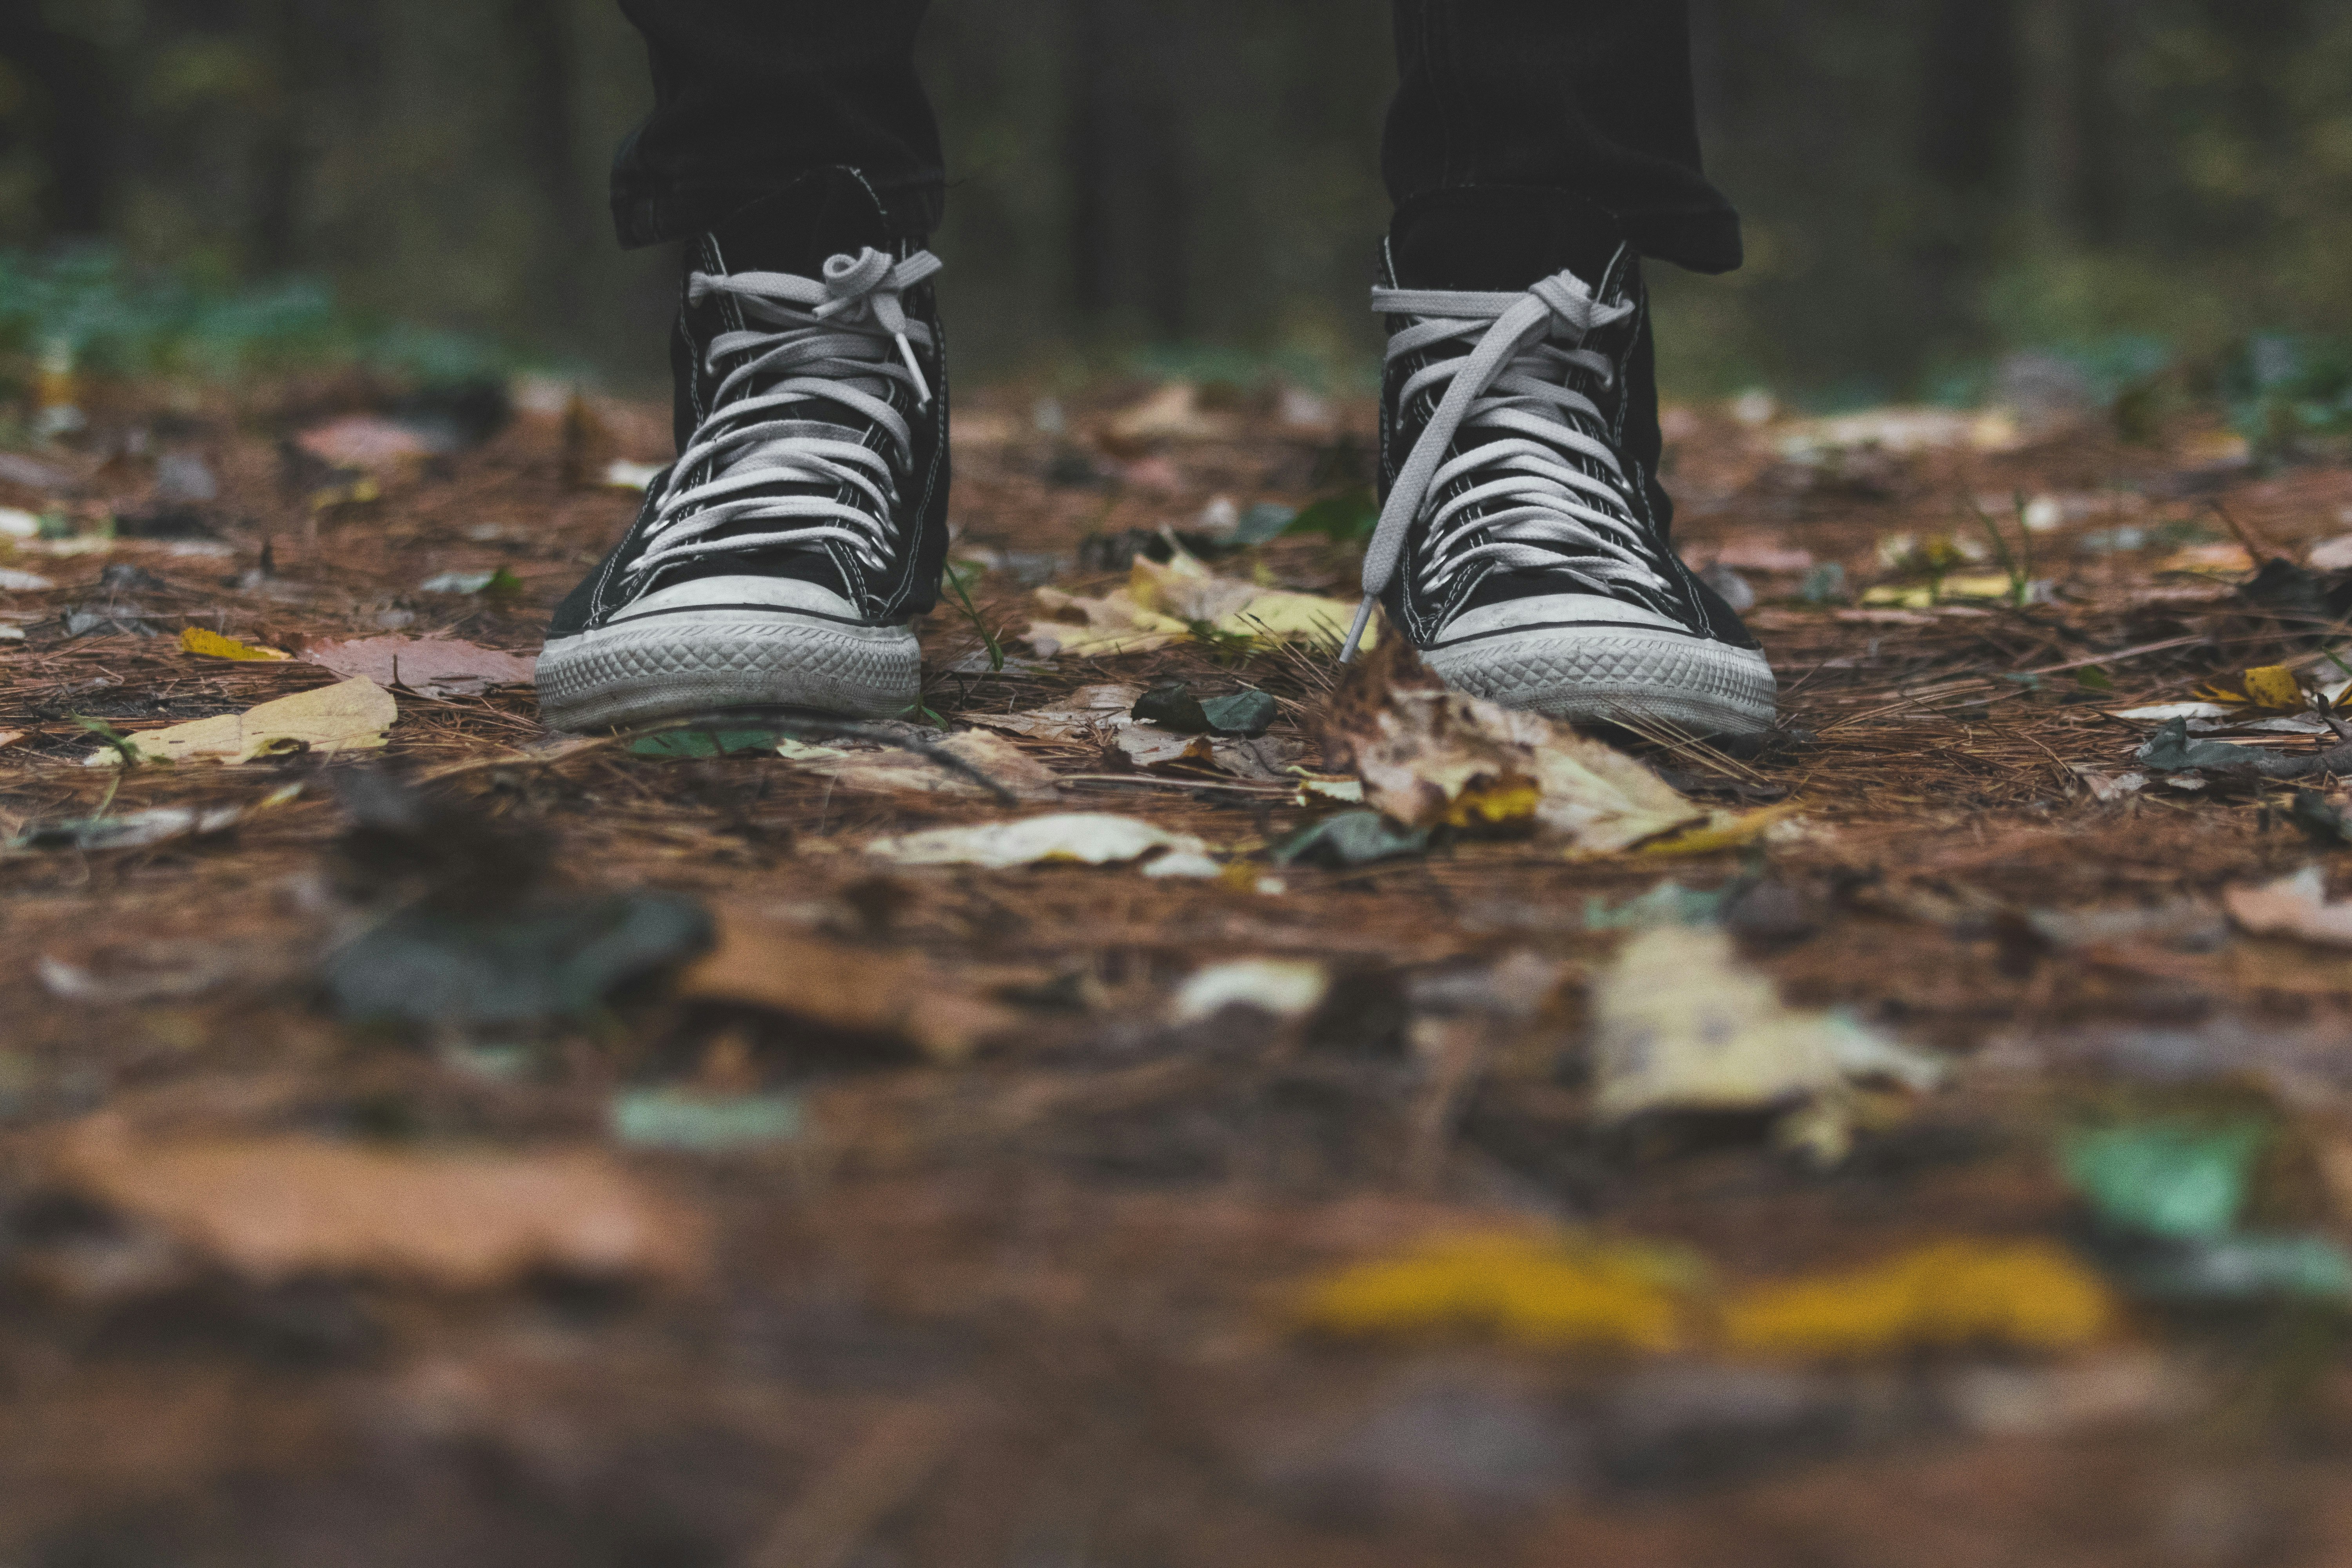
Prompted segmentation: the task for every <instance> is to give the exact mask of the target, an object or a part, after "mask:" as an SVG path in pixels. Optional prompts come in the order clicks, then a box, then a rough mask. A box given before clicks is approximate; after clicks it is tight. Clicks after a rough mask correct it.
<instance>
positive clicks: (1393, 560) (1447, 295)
mask: <svg viewBox="0 0 2352 1568" xmlns="http://www.w3.org/2000/svg"><path fill="white" fill-rule="evenodd" d="M1372 310H1374V312H1375V313H1377V314H1380V315H1383V316H1406V317H1410V318H1412V322H1411V324H1410V325H1408V326H1406V327H1405V328H1404V329H1403V330H1402V331H1399V332H1397V333H1396V334H1395V335H1394V336H1393V337H1391V339H1390V340H1389V346H1388V359H1389V360H1390V361H1391V362H1393V361H1395V360H1398V359H1401V358H1403V357H1405V356H1406V355H1409V354H1416V353H1423V352H1424V351H1426V350H1428V349H1431V348H1433V347H1435V346H1437V345H1438V344H1441V343H1445V342H1461V343H1463V344H1465V345H1467V346H1468V352H1467V353H1464V354H1462V355H1460V356H1458V357H1456V358H1453V359H1441V360H1437V361H1435V362H1433V363H1430V364H1428V365H1426V366H1424V367H1423V368H1422V369H1421V370H1419V371H1416V372H1414V373H1413V374H1412V376H1411V377H1409V378H1408V379H1407V380H1406V382H1405V384H1404V385H1403V387H1402V389H1401V390H1400V391H1399V393H1398V395H1397V406H1398V407H1399V408H1402V407H1404V406H1405V405H1407V404H1408V403H1410V402H1411V401H1412V399H1413V398H1414V397H1416V396H1419V395H1422V394H1423V393H1424V392H1426V391H1427V390H1428V389H1430V388H1431V387H1433V386H1435V385H1437V384H1440V383H1444V384H1445V392H1444V396H1443V397H1441V398H1440V399H1439V401H1438V405H1437V408H1436V411H1435V412H1434V413H1433V414H1432V415H1431V416H1430V418H1429V423H1428V424H1427V425H1426V426H1423V429H1422V432H1421V437H1420V438H1419V439H1418V440H1416V441H1415V442H1414V443H1413V445H1412V452H1411V453H1410V454H1408V455H1407V456H1406V458H1405V460H1404V466H1403V467H1402V468H1400V469H1399V470H1398V471H1397V476H1396V480H1395V482H1394V483H1393V484H1392V485H1391V487H1390V489H1389V499H1388V503H1387V504H1386V505H1385V506H1383V507H1382V508H1381V520H1380V523H1379V525H1378V526H1377V527H1375V528H1374V529H1373V531H1372V538H1371V543H1370V548H1369V549H1368V550H1367V551H1366V552H1365V555H1364V602H1363V604H1362V605H1360V607H1359V608H1358V609H1357V611H1356V619H1355V624H1354V625H1353V626H1350V627H1349V630H1348V640H1347V643H1346V645H1345V646H1344V647H1341V649H1340V650H1339V657H1340V658H1341V659H1342V660H1346V659H1349V658H1353V657H1354V656H1355V651H1356V644H1357V642H1358V640H1359V639H1360V638H1361V637H1362V636H1363V634H1364V627H1365V626H1366V624H1367V623H1368V622H1370V619H1371V615H1372V606H1373V605H1376V604H1378V603H1379V602H1380V596H1381V594H1383V593H1385V592H1386V591H1387V589H1388V586H1389V584H1390V582H1391V580H1393V579H1394V577H1395V576H1396V572H1397V563H1398V561H1399V560H1400V559H1401V558H1402V555H1403V553H1404V546H1405V538H1406V535H1407V534H1409V533H1410V532H1411V531H1412V525H1413V520H1414V519H1415V518H1417V517H1418V516H1420V515H1421V512H1422V510H1423V507H1424V506H1426V505H1427V504H1428V502H1429V499H1430V498H1431V497H1432V496H1433V495H1438V494H1441V493H1443V492H1444V489H1446V487H1448V486H1449V485H1452V484H1454V482H1456V481H1457V480H1461V479H1470V480H1471V481H1472V482H1471V483H1470V485H1469V486H1468V488H1466V489H1464V490H1463V491H1462V492H1461V493H1460V494H1459V495H1454V496H1451V497H1449V498H1447V499H1446V500H1444V501H1443V502H1441V503H1440V504H1439V505H1438V506H1437V508H1436V510H1435V511H1434V513H1433V515H1432V516H1431V519H1430V537H1429V544H1428V550H1427V553H1426V555H1425V557H1424V558H1423V565H1422V570H1421V574H1420V575H1421V578H1422V581H1423V584H1424V585H1433V584H1437V583H1439V582H1442V581H1443V580H1444V578H1446V577H1448V576H1450V575H1452V574H1454V573H1456V572H1459V571H1461V570H1462V569H1463V568H1464V567H1466V566H1469V565H1472V564H1474V563H1477V562H1481V561H1492V562H1494V563H1496V564H1498V565H1501V566H1503V567H1506V568H1521V567H1538V568H1543V569H1547V570H1552V571H1558V572H1560V573H1563V574H1567V575H1569V576H1571V577H1573V578H1576V579H1578V580H1580V581H1581V582H1583V583H1585V584H1588V585H1589V586H1591V587H1593V588H1596V589H1598V590H1599V591H1600V592H1601V593H1604V594H1606V593H1611V592H1612V591H1616V590H1619V589H1622V588H1627V587H1632V588H1641V589H1647V590H1650V591H1653V592H1657V593H1665V592H1669V591H1670V590H1669V589H1668V588H1667V585H1666V583H1665V580H1664V577H1662V576H1661V575H1660V574H1659V573H1658V570H1657V567H1656V565H1655V558H1654V554H1653V553H1652V552H1653V550H1654V546H1652V545H1651V544H1650V542H1648V540H1647V538H1646V537H1645V535H1644V533H1643V530H1642V527H1641V524H1640V523H1638V522H1637V521H1635V520H1634V518H1633V511H1632V510H1631V508H1630V507H1629V506H1628V505H1627V504H1626V500H1625V497H1624V494H1623V490H1624V489H1625V488H1626V487H1627V485H1628V482H1629V481H1628V480H1627V479H1626V477H1625V470H1624V468H1622V466H1621V465H1620V464H1619V462H1618V460H1617V454H1616V453H1615V452H1614V451H1612V449H1611V448H1610V445H1609V441H1608V439H1607V432H1608V428H1609V426H1608V420H1607V418H1606V416H1603V415H1602V413H1601V408H1600V405H1597V404H1595V403H1594V402H1593V401H1592V399H1591V398H1590V397H1588V396H1586V395H1584V394H1583V393H1582V392H1580V391H1578V390H1577V389H1576V388H1575V387H1574V386H1573V385H1570V384H1568V383H1569V381H1570V375H1571V374H1572V373H1573V372H1576V371H1585V372H1589V373H1591V374H1593V375H1595V376H1597V377H1598V378H1599V381H1600V384H1601V385H1602V386H1603V387H1605V386H1607V385H1608V384H1609V380H1610V377H1611V375H1612V367H1611V364H1610V362H1609V358H1608V356H1607V355H1605V354H1602V353H1599V352H1598V351H1596V350H1592V349H1588V348H1585V347H1584V346H1583V343H1584V341H1585V339H1586V338H1587V337H1588V336H1589V335H1591V333H1592V332H1594V331H1599V330H1601V329H1602V328H1605V327H1609V326H1613V325H1615V324H1616V323H1618V322H1620V321H1624V320H1626V319H1627V318H1629V317H1631V316H1632V315H1633V306H1632V305H1630V304H1615V305H1604V304H1601V302H1600V301H1598V300H1594V299H1593V297H1592V291H1591V289H1589V288H1587V287H1586V286H1585V284H1584V283H1583V281H1582V280H1581V279H1579V278H1577V277H1576V276H1575V275H1574V274H1573V273H1570V272H1559V273H1556V274H1554V275H1553V276H1552V277H1549V278H1546V279H1541V280H1540V281H1538V283H1536V284H1535V285H1534V286H1533V287H1532V288H1529V289H1525V290H1523V291H1521V292H1519V293H1516V294H1486V293H1470V292H1457V291H1454V290H1450V289H1373V290H1372ZM1465 429H1467V430H1472V431H1476V432H1479V433H1481V434H1484V435H1486V436H1488V437H1491V438H1490V439H1487V440H1485V441H1482V442H1479V443H1478V444H1476V445H1474V446H1470V447H1465V449H1463V450H1462V451H1461V452H1459V453H1456V454H1455V455H1454V457H1453V458H1451V459H1450V460H1449V459H1448V458H1446V455H1445V454H1446V449H1447V448H1448V447H1451V446H1452V445H1453V444H1454V437H1455V436H1456V435H1457V434H1458V433H1460V432H1461V431H1463V430H1465ZM1575 458H1584V459H1586V460H1587V461H1589V462H1590V463H1591V464H1592V465H1593V466H1594V467H1596V468H1599V469H1600V470H1601V473H1602V475H1605V476H1606V477H1605V478H1596V477H1595V476H1594V475H1593V474H1592V473H1590V472H1588V471H1586V469H1584V468H1580V467H1579V466H1578V464H1577V463H1576V462H1575V461H1574V459H1575ZM1612 481H1613V482H1612ZM1482 508H1483V509H1484V510H1479V509H1482ZM1480 536H1483V542H1475V543H1474V542H1473V541H1474V540H1479V539H1480Z"/></svg>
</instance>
